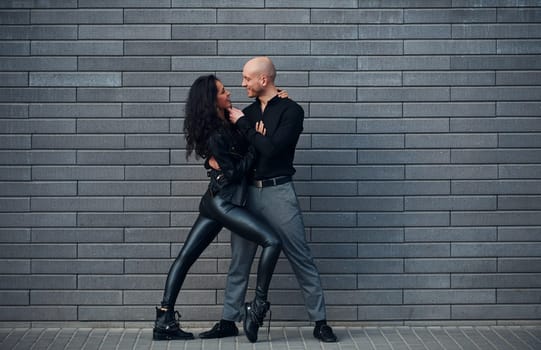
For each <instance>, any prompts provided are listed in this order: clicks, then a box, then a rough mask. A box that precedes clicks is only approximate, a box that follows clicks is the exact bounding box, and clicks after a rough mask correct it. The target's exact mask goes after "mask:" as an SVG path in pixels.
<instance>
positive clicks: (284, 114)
mask: <svg viewBox="0 0 541 350" xmlns="http://www.w3.org/2000/svg"><path fill="white" fill-rule="evenodd" d="M243 112H244V117H241V118H240V119H239V120H238V121H237V126H238V128H239V130H240V131H241V132H242V134H243V135H244V137H245V138H246V139H247V140H248V142H249V143H250V144H251V145H253V146H254V147H255V149H256V150H257V157H256V161H255V164H254V172H253V175H252V176H253V179H255V180H263V179H270V178H273V177H277V176H287V175H293V174H294V173H295V168H294V167H293V159H294V157H295V147H296V146H297V142H298V140H299V136H300V134H301V132H302V130H303V127H302V123H303V120H304V110H303V109H302V107H301V106H300V105H299V104H297V103H296V102H294V101H293V100H291V99H289V98H279V97H278V96H275V97H274V98H272V99H271V100H270V101H269V102H268V103H267V106H266V107H265V111H264V112H262V111H261V102H260V101H259V99H256V100H255V102H254V103H252V104H251V105H249V106H248V107H246V108H244V110H243ZM260 120H262V121H263V122H264V123H265V128H266V129H267V133H266V135H261V134H260V133H258V132H257V131H256V130H255V123H256V122H258V121H260Z"/></svg>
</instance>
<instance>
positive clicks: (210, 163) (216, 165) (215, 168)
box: [209, 157, 220, 170]
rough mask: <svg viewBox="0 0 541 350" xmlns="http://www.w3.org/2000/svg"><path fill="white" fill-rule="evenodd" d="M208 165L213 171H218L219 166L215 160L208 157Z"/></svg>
mask: <svg viewBox="0 0 541 350" xmlns="http://www.w3.org/2000/svg"><path fill="white" fill-rule="evenodd" d="M209 165H210V167H211V168H212V169H214V170H220V164H218V162H217V161H216V158H214V157H210V158H209Z"/></svg>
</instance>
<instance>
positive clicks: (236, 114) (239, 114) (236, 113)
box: [228, 107, 244, 124]
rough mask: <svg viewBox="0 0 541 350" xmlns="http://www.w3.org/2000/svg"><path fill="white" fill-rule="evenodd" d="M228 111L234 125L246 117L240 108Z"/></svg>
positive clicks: (232, 108)
mask: <svg viewBox="0 0 541 350" xmlns="http://www.w3.org/2000/svg"><path fill="white" fill-rule="evenodd" d="M228 111H229V120H230V121H231V123H233V124H236V123H237V121H238V120H239V119H240V118H241V117H244V113H242V111H241V110H240V109H238V108H235V107H231V108H228Z"/></svg>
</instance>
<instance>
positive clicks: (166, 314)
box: [152, 308, 193, 340]
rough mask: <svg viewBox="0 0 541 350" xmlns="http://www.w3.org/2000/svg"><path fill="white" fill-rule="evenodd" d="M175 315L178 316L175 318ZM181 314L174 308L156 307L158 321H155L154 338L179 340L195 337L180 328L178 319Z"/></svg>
mask: <svg viewBox="0 0 541 350" xmlns="http://www.w3.org/2000/svg"><path fill="white" fill-rule="evenodd" d="M175 315H177V316H178V318H177V319H175ZM179 318H180V314H179V313H178V311H173V310H172V309H167V310H162V309H160V308H156V321H155V322H154V330H153V331H152V339H154V340H179V339H184V340H186V339H193V334H192V333H188V332H184V331H183V330H182V329H180V325H179V323H178V319H179Z"/></svg>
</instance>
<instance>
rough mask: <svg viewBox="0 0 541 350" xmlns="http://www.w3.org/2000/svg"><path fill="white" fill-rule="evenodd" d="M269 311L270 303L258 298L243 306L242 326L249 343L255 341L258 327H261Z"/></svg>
mask: <svg viewBox="0 0 541 350" xmlns="http://www.w3.org/2000/svg"><path fill="white" fill-rule="evenodd" d="M269 309H270V303H269V302H268V301H263V300H260V299H258V298H256V299H254V300H253V301H252V302H251V303H245V304H244V322H243V323H242V326H243V328H244V334H245V335H246V338H248V340H249V341H250V342H252V343H255V342H256V341H257V332H258V330H259V327H261V326H262V325H263V319H264V318H265V314H266V313H267V311H268V310H269Z"/></svg>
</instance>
